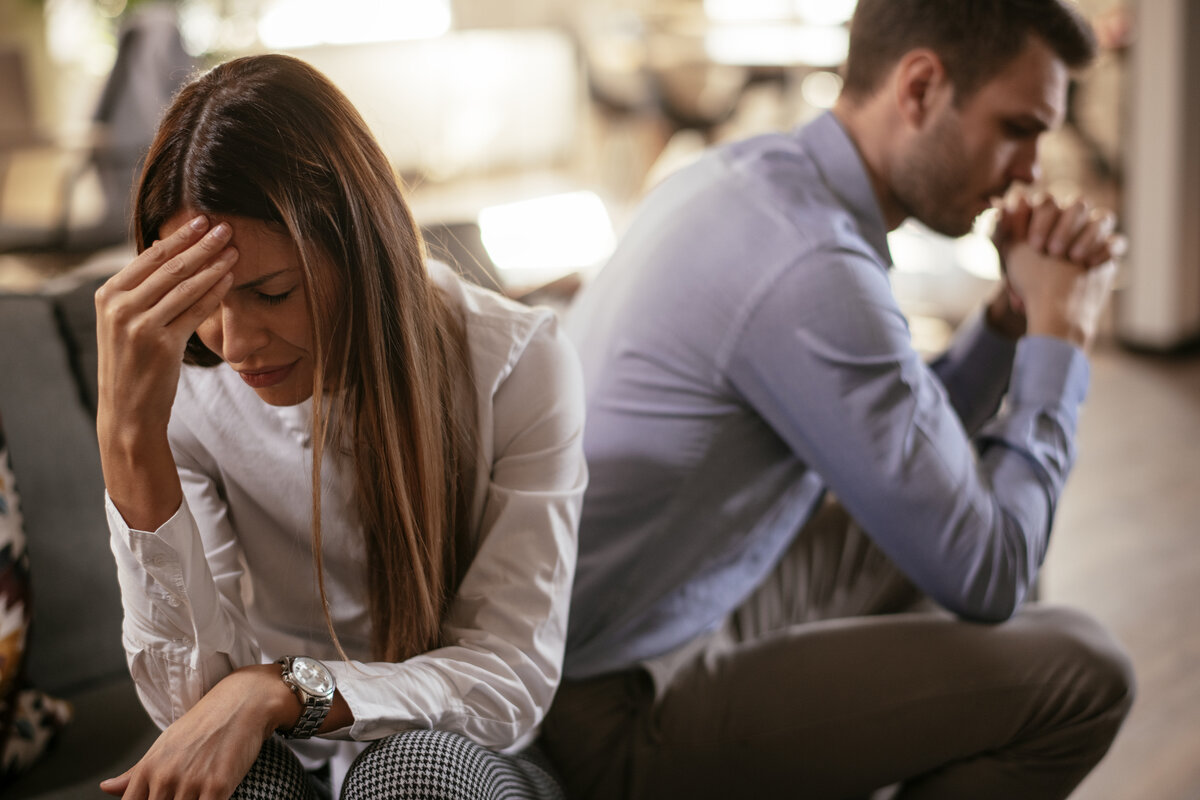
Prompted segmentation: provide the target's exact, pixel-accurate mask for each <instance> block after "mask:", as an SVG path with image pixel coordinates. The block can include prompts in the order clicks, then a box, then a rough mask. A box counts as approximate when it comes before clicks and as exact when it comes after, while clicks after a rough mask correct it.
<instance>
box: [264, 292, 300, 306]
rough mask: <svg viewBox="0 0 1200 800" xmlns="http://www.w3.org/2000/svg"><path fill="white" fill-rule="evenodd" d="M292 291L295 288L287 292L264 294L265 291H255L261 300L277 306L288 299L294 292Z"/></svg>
mask: <svg viewBox="0 0 1200 800" xmlns="http://www.w3.org/2000/svg"><path fill="white" fill-rule="evenodd" d="M292 291H293V290H291V289H288V290H287V291H286V292H283V293H281V294H264V293H263V292H255V294H256V295H258V299H259V300H261V301H263V302H264V303H266V304H267V305H269V306H277V305H279V304H280V303H282V302H283V301H284V300H287V299H288V297H289V296H290V295H291V294H292Z"/></svg>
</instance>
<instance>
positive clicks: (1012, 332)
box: [984, 288, 1027, 341]
mask: <svg viewBox="0 0 1200 800" xmlns="http://www.w3.org/2000/svg"><path fill="white" fill-rule="evenodd" d="M1008 291H1009V290H1008V289H1007V288H1001V290H1000V292H999V293H998V294H997V295H996V297H994V298H992V300H991V302H990V303H988V305H987V309H986V312H985V314H984V317H985V319H986V321H987V326H988V328H989V329H990V330H991V331H992V332H993V333H995V334H996V335H998V336H1001V337H1003V338H1005V339H1009V340H1010V341H1016V340H1018V339H1020V338H1021V337H1022V336H1024V335H1025V332H1026V326H1027V322H1026V319H1025V315H1024V314H1022V313H1020V312H1018V311H1016V310H1015V309H1014V308H1013V307H1012V303H1011V302H1010V300H1009V298H1008Z"/></svg>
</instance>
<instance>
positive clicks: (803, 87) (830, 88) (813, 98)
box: [800, 70, 842, 108]
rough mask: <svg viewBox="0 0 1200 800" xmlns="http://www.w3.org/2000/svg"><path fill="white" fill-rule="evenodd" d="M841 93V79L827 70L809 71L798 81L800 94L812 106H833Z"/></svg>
mask: <svg viewBox="0 0 1200 800" xmlns="http://www.w3.org/2000/svg"><path fill="white" fill-rule="evenodd" d="M841 93H842V79H841V78H840V77H838V75H837V73H835V72H829V71H827V70H817V71H816V72H810V73H809V74H808V75H806V76H805V77H804V80H803V81H801V82H800V96H801V97H803V98H804V102H806V103H808V104H809V105H810V106H812V107H813V108H833V104H834V103H836V102H837V99H838V95H840V94H841Z"/></svg>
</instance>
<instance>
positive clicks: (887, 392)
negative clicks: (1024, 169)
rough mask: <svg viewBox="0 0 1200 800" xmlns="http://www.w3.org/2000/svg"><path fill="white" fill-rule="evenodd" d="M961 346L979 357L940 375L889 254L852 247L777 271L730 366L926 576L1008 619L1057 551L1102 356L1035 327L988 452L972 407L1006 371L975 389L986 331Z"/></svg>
mask: <svg viewBox="0 0 1200 800" xmlns="http://www.w3.org/2000/svg"><path fill="white" fill-rule="evenodd" d="M975 341H976V342H978V339H976V340H975ZM961 346H962V347H963V351H962V353H961V354H960V355H954V354H952V355H951V359H953V360H954V361H955V362H957V364H960V365H964V366H958V367H956V368H949V363H947V364H946V365H944V366H943V367H942V368H941V369H942V374H943V376H944V377H943V379H939V378H938V377H937V376H935V374H934V372H933V370H932V369H931V368H930V367H929V366H927V365H926V364H924V363H923V362H922V360H921V359H920V357H919V356H918V354H917V353H916V351H915V350H914V349H913V347H912V345H911V340H910V336H909V331H908V327H907V323H906V321H905V319H904V316H903V314H902V313H901V311H900V309H899V308H898V307H897V305H896V303H895V300H894V297H893V295H892V293H891V290H890V287H889V285H888V281H887V276H886V273H885V272H884V270H883V269H882V268H881V267H880V266H879V265H878V264H877V263H876V262H874V261H873V260H871V259H869V258H867V257H866V256H864V255H862V254H860V253H857V252H851V251H839V252H836V253H832V254H828V258H827V259H825V260H823V261H822V262H821V263H806V264H801V265H799V267H798V268H797V269H794V270H790V271H788V272H787V273H786V274H785V275H784V277H783V278H782V279H780V280H777V281H775V282H774V283H773V284H772V285H770V286H769V287H764V291H762V292H760V294H759V296H758V299H757V301H756V304H755V306H754V308H753V310H752V312H751V313H749V314H748V315H747V318H746V322H745V324H744V326H742V327H741V328H740V329H739V330H738V331H737V332H736V339H735V344H734V346H733V347H731V348H730V351H729V352H730V357H729V359H728V361H727V365H726V373H727V379H728V380H729V381H730V382H731V383H732V385H733V386H734V388H735V389H736V391H737V392H739V394H740V395H741V396H742V397H743V398H744V399H745V401H746V402H748V403H749V404H750V405H751V406H753V407H754V408H755V409H756V410H757V412H758V413H760V414H761V415H762V416H763V417H764V418H765V419H766V420H767V422H768V423H769V424H770V425H771V426H772V427H773V429H774V430H775V431H776V432H777V433H778V434H779V435H780V436H781V437H782V438H783V439H784V440H785V441H786V442H787V443H788V445H789V446H790V447H791V449H792V450H793V452H794V453H795V454H796V455H797V456H798V457H799V458H800V459H801V460H802V461H804V462H805V463H806V464H807V465H808V466H810V467H811V468H812V469H813V470H815V471H816V472H817V473H818V474H819V475H821V476H822V478H824V480H825V482H826V483H827V484H828V486H829V487H830V488H831V489H832V490H833V491H834V492H835V493H836V494H837V495H838V496H839V498H840V499H841V501H842V503H843V504H844V505H845V506H846V507H847V509H848V510H849V512H850V513H851V514H852V515H853V516H854V517H855V519H856V520H857V521H858V522H859V523H860V524H861V525H862V526H863V529H864V530H866V531H867V532H868V533H869V534H870V535H871V537H872V538H873V539H874V541H875V542H876V543H877V544H878V546H879V547H880V548H881V549H882V550H883V551H884V552H885V553H886V554H887V555H888V556H889V557H890V558H891V559H892V560H893V561H894V562H895V563H896V564H897V566H899V567H900V569H902V570H903V571H904V572H905V573H906V574H907V575H908V576H909V577H910V578H911V579H912V580H913V581H914V582H915V583H916V584H917V585H918V586H919V587H920V588H921V589H922V590H924V591H925V592H926V593H927V594H929V595H930V596H931V597H933V598H934V599H935V600H936V601H938V602H939V603H941V604H942V605H943V606H945V607H946V608H948V609H950V610H951V611H953V612H955V613H957V614H959V615H961V616H963V617H966V618H970V619H977V620H988V621H995V620H1002V619H1005V618H1007V617H1008V616H1010V615H1011V614H1012V613H1013V612H1014V611H1015V610H1016V608H1017V607H1018V606H1019V605H1020V603H1021V601H1022V599H1023V597H1024V595H1025V592H1026V591H1027V589H1028V587H1029V586H1030V584H1031V583H1032V581H1033V580H1034V578H1035V576H1036V573H1037V569H1038V567H1039V566H1040V564H1041V562H1042V559H1043V557H1044V555H1045V551H1046V546H1047V542H1048V538H1049V532H1050V525H1051V521H1052V518H1053V511H1054V506H1055V503H1056V501H1057V498H1058V496H1059V493H1060V492H1061V490H1062V486H1063V482H1064V481H1065V479H1066V475H1067V472H1068V471H1069V469H1070V467H1071V464H1072V462H1073V460H1074V448H1073V439H1074V433H1075V425H1076V419H1077V416H1078V408H1079V406H1080V404H1081V403H1082V401H1083V399H1084V395H1085V393H1086V387H1087V383H1088V367H1087V362H1086V359H1085V358H1084V356H1083V354H1082V352H1081V351H1079V350H1078V349H1077V348H1075V347H1073V346H1072V345H1070V344H1068V343H1067V342H1065V341H1061V340H1057V339H1049V338H1036V337H1026V339H1024V340H1022V342H1021V343H1020V344H1019V345H1018V346H1017V348H1016V352H1015V356H1014V360H1013V364H1012V369H1011V373H1010V374H1011V388H1010V391H1009V393H1008V397H1007V404H1006V406H1005V408H1004V409H1002V411H1001V412H1000V413H999V414H998V415H997V416H996V417H995V418H994V419H993V420H992V421H991V422H990V423H988V424H987V426H986V427H985V428H984V429H983V436H982V437H981V438H980V439H979V445H980V447H981V452H982V457H979V456H977V452H976V448H975V443H974V442H972V440H971V438H969V436H968V429H967V428H966V427H964V423H966V424H967V425H970V426H974V425H975V424H977V423H980V422H981V421H982V420H981V419H980V418H981V417H982V418H986V416H988V415H986V414H985V413H984V407H985V406H986V405H988V402H990V400H991V398H989V397H988V395H989V394H990V393H991V392H993V391H995V389H994V387H995V386H996V384H997V383H998V381H997V380H996V379H995V376H991V377H992V378H993V380H991V381H990V387H991V388H985V390H984V391H981V392H979V393H978V394H977V395H975V396H973V397H972V396H971V394H970V393H969V392H968V391H966V390H964V389H963V388H962V386H963V384H965V383H966V382H969V379H970V378H972V373H971V371H970V368H968V367H966V366H965V365H966V364H967V363H968V362H969V361H970V358H969V357H968V355H969V353H970V351H971V350H972V349H973V347H976V346H978V345H972V343H971V340H969V339H968V340H967V341H966V342H965V343H964V344H962V345H961ZM984 346H986V343H985V345H984ZM992 363H993V364H994V363H995V360H993V361H992ZM984 381H985V384H986V383H988V380H987V377H986V376H985V378H984ZM952 396H953V397H956V398H958V400H959V403H960V405H959V406H957V407H956V405H955V404H954V402H952V400H951V397H952ZM984 401H987V402H984ZM960 415H961V417H960Z"/></svg>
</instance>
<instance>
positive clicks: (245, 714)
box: [100, 664, 300, 800]
mask: <svg viewBox="0 0 1200 800" xmlns="http://www.w3.org/2000/svg"><path fill="white" fill-rule="evenodd" d="M299 715H300V702H299V701H298V700H297V699H296V696H295V695H294V694H293V693H292V692H291V690H290V689H288V688H287V686H286V685H285V684H284V682H283V681H282V680H281V679H280V677H279V666H278V665H277V664H256V665H254V666H250V667H243V668H242V669H239V670H236V671H235V672H231V673H230V674H229V675H227V676H226V677H225V678H224V679H222V680H221V681H220V682H219V683H218V684H217V685H216V686H214V687H213V688H212V689H211V690H209V692H208V694H206V695H204V697H202V698H201V699H200V702H198V703H197V704H196V705H195V706H193V707H192V708H191V710H190V711H188V712H187V713H186V714H184V715H183V716H182V717H180V718H179V719H177V720H176V721H175V722H174V723H172V724H171V726H170V727H169V728H167V729H166V730H165V731H163V732H162V734H161V735H160V736H159V737H158V739H157V740H156V741H155V742H154V744H153V745H151V747H150V749H149V750H148V751H146V755H144V756H143V757H142V759H141V760H140V761H138V763H137V764H135V765H134V766H133V767H131V768H130V769H128V770H127V771H126V772H125V773H123V774H121V775H119V776H117V777H115V778H109V779H108V780H106V781H103V782H102V783H101V784H100V788H101V789H102V790H103V791H105V792H107V793H108V794H111V795H113V796H116V797H123V798H125V800H143V799H144V798H155V799H156V800H158V799H159V798H162V800H168V799H170V798H181V799H182V798H188V799H189V800H192V799H193V798H196V799H198V800H218V799H219V800H226V798H228V797H229V796H230V795H231V794H233V791H234V789H236V788H237V786H238V784H239V783H241V782H242V778H244V777H245V776H246V773H247V772H249V771H250V767H251V766H253V765H254V761H255V759H257V758H258V753H259V751H260V750H261V749H262V745H263V742H264V741H266V739H267V737H269V736H270V735H271V734H272V733H273V732H274V731H275V729H276V728H277V727H280V726H290V725H293V724H295V722H296V720H297V718H298V717H299Z"/></svg>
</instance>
